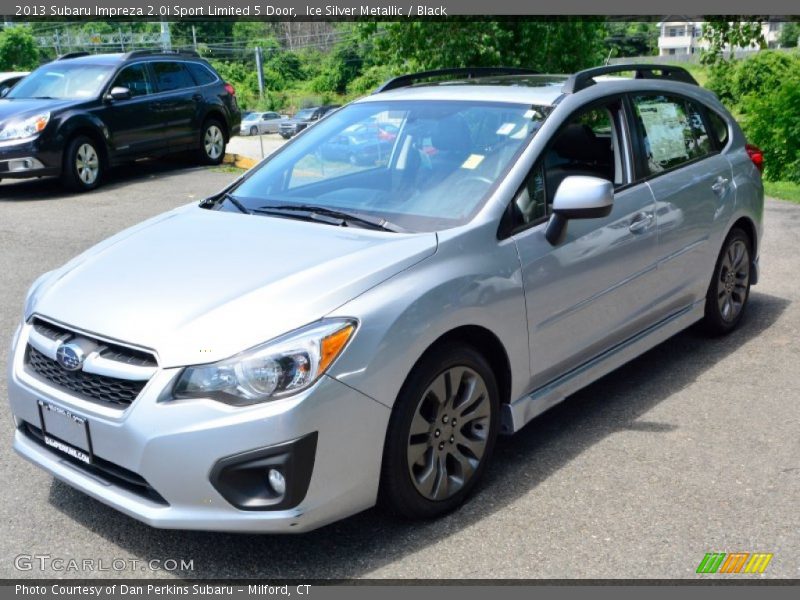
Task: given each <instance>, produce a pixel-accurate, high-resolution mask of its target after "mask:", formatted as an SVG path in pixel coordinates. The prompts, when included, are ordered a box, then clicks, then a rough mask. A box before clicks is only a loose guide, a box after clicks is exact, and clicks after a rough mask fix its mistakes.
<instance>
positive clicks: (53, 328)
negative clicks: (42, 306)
mask: <svg viewBox="0 0 800 600" xmlns="http://www.w3.org/2000/svg"><path fill="white" fill-rule="evenodd" d="M33 328H34V329H35V330H36V331H38V332H39V333H41V334H42V335H43V336H45V337H47V338H49V339H51V340H58V339H69V338H72V337H75V335H76V334H75V332H74V331H70V330H69V329H66V328H64V327H61V326H59V325H54V324H53V323H49V322H48V321H43V320H42V319H34V320H33ZM101 344H102V346H103V349H102V351H101V352H100V356H102V357H103V358H108V359H109V360H114V361H117V362H121V363H126V364H129V365H137V366H140V367H155V366H157V364H158V363H156V360H155V358H154V357H153V355H151V354H148V353H147V352H142V351H141V350H134V349H133V348H128V347H126V346H120V345H119V344H112V343H110V342H101Z"/></svg>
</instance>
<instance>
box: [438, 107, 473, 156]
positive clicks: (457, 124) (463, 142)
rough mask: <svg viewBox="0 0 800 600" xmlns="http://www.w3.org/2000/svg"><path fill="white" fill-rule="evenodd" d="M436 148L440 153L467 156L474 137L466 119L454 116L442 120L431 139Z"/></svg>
mask: <svg viewBox="0 0 800 600" xmlns="http://www.w3.org/2000/svg"><path fill="white" fill-rule="evenodd" d="M431 142H432V143H433V146H434V148H436V149H437V150H439V151H440V152H458V153H463V154H467V153H468V152H469V151H470V150H471V148H472V136H471V135H470V133H469V127H467V124H466V122H465V121H464V118H463V117H461V116H460V115H453V116H450V117H447V118H445V119H442V120H441V121H439V122H438V123H437V125H436V129H435V130H434V132H433V136H432V138H431Z"/></svg>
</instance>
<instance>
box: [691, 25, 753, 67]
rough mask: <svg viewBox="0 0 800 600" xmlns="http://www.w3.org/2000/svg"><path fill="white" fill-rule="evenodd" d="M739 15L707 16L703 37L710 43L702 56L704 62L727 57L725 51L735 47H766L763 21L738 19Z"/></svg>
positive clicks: (717, 60) (715, 61) (731, 56)
mask: <svg viewBox="0 0 800 600" xmlns="http://www.w3.org/2000/svg"><path fill="white" fill-rule="evenodd" d="M737 18H738V17H707V18H706V23H705V25H704V26H703V39H705V40H706V41H707V42H708V43H709V47H708V49H707V50H704V51H703V54H702V56H701V58H700V60H701V62H702V63H703V64H709V65H713V64H715V63H717V62H719V61H720V60H724V59H725V51H726V50H728V51H731V53H730V58H731V59H732V58H733V52H732V50H733V49H735V48H765V47H766V45H767V42H766V40H765V39H764V34H763V33H762V31H761V24H762V21H737V20H735V19H737Z"/></svg>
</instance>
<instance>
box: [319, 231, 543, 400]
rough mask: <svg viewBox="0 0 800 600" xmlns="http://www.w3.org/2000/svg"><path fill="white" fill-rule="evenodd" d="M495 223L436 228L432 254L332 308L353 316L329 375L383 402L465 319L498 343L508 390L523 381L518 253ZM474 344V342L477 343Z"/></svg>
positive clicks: (524, 331) (514, 393)
mask: <svg viewBox="0 0 800 600" xmlns="http://www.w3.org/2000/svg"><path fill="white" fill-rule="evenodd" d="M495 230H496V224H493V223H492V224H487V225H486V226H484V227H480V228H478V229H475V230H471V231H461V232H455V233H448V232H444V233H443V234H439V235H440V240H439V247H438V250H437V252H436V254H434V255H433V256H431V257H430V258H428V259H426V260H424V261H422V262H420V263H418V264H416V265H414V266H413V267H411V268H410V269H407V270H406V271H403V272H401V273H399V274H398V275H396V276H394V277H392V278H391V279H389V280H387V281H385V282H383V283H382V284H380V285H379V286H376V287H375V288H372V289H371V290H369V291H367V292H366V293H364V294H362V295H361V296H359V297H357V298H355V299H354V300H352V301H350V302H348V303H347V304H345V305H343V306H341V307H340V308H338V309H337V310H335V311H333V312H332V313H331V314H330V315H329V316H351V317H357V318H358V319H359V320H360V326H359V330H358V332H357V334H356V336H355V338H354V339H353V341H352V342H351V344H350V346H349V347H348V348H347V350H345V352H344V353H343V355H342V356H341V357H340V358H339V359H338V360H337V361H336V363H335V364H334V366H333V368H332V371H331V372H330V374H331V375H332V376H333V377H335V378H336V379H338V380H339V381H341V382H342V383H345V384H346V385H349V386H351V387H353V388H355V389H356V390H358V391H360V392H361V393H363V394H366V395H368V396H370V397H371V398H373V399H375V400H377V401H378V402H380V403H382V404H384V405H386V406H388V407H391V406H392V405H393V404H394V402H395V399H396V398H397V395H398V393H399V391H400V388H401V387H402V385H403V383H404V381H405V379H406V377H407V376H408V374H409V372H410V371H411V369H412V367H413V366H414V364H415V363H416V362H417V361H418V360H419V358H420V357H421V356H422V354H423V353H424V352H425V351H426V350H427V349H428V348H429V347H430V346H431V345H432V344H433V343H434V342H436V341H437V340H438V339H439V338H441V337H442V336H443V335H445V334H446V333H448V332H450V331H452V330H454V329H456V328H458V327H462V326H466V325H473V326H479V327H483V328H485V329H487V330H489V331H491V332H492V333H493V334H494V335H495V336H496V337H497V338H498V339H499V340H500V342H501V343H502V344H503V346H504V348H505V350H506V354H507V356H508V358H509V361H510V367H511V397H512V398H516V397H518V396H521V395H522V394H523V393H524V391H525V388H526V386H527V385H528V383H529V381H530V360H529V345H528V326H527V320H526V315H525V299H524V295H523V288H522V279H521V273H520V265H519V257H518V255H517V250H516V247H515V246H514V244H513V242H512V241H511V240H506V241H500V242H498V241H497V239H496V237H495ZM479 350H480V348H479Z"/></svg>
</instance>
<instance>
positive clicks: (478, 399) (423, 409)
mask: <svg viewBox="0 0 800 600" xmlns="http://www.w3.org/2000/svg"><path fill="white" fill-rule="evenodd" d="M491 414H492V413H491V401H490V398H489V392H488V391H487V388H486V383H485V382H484V380H483V378H482V377H481V376H480V375H478V373H476V372H475V371H473V370H472V369H470V368H467V367H453V368H450V369H448V370H446V371H444V372H443V373H441V374H440V375H438V376H437V377H436V378H435V379H434V380H433V382H432V383H431V384H430V385H429V386H428V388H427V389H426V390H425V392H424V393H423V395H422V398H421V399H420V401H419V403H418V405H417V408H416V411H415V412H414V417H413V419H412V421H411V429H410V432H409V436H408V447H407V458H408V469H409V474H410V475H411V480H412V482H413V484H414V487H415V488H416V489H417V491H418V492H419V493H420V494H421V495H422V496H423V497H425V498H426V499H428V500H436V501H440V500H446V499H447V498H450V497H452V496H453V495H454V494H456V493H458V491H459V490H461V489H462V488H463V487H464V485H465V484H466V483H467V482H468V481H469V480H470V479H471V477H472V476H473V474H474V473H475V471H476V469H477V468H478V465H480V462H481V460H482V458H483V456H484V453H485V451H486V445H487V442H488V439H489V431H490V419H491Z"/></svg>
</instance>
